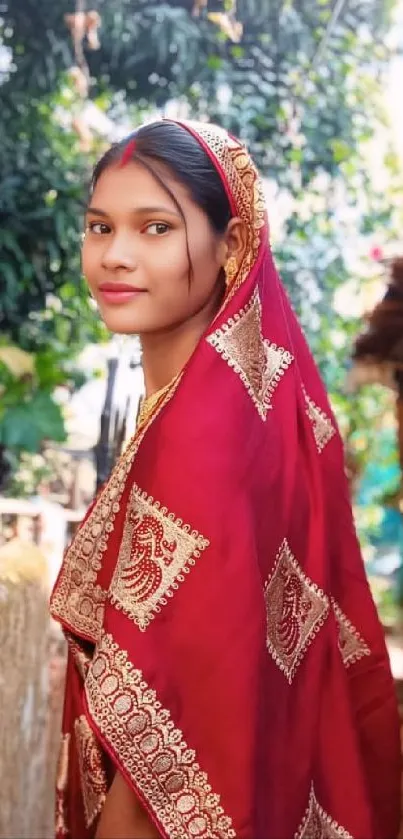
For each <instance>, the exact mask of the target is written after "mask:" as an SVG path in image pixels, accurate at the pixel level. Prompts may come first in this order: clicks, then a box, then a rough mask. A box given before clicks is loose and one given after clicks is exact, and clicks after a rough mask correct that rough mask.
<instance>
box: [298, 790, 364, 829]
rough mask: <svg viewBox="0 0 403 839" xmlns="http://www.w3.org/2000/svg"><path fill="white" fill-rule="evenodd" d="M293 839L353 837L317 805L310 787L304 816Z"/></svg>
mask: <svg viewBox="0 0 403 839" xmlns="http://www.w3.org/2000/svg"><path fill="white" fill-rule="evenodd" d="M294 839H353V837H352V836H351V834H350V833H348V832H347V830H344V828H343V827H340V825H339V824H337V822H335V821H334V820H333V819H332V818H331V817H330V816H329V815H328V813H326V812H325V810H324V809H323V808H322V807H321V806H320V805H319V804H318V802H317V800H316V797H315V791H314V788H313V786H312V787H311V792H310V795H309V804H308V807H307V810H306V813H305V816H304V818H303V821H302V824H301V827H300V828H299V830H298V831H297V833H296V834H295V837H294Z"/></svg>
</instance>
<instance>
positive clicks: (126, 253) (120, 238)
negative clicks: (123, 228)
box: [102, 233, 137, 271]
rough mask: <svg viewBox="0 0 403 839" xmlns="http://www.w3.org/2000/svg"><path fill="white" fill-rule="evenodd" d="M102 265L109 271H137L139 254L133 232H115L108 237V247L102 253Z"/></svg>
mask: <svg viewBox="0 0 403 839" xmlns="http://www.w3.org/2000/svg"><path fill="white" fill-rule="evenodd" d="M102 266H103V268H106V269H107V270H108V271H118V270H121V269H123V270H125V271H135V269H136V268H137V256H136V252H135V243H134V236H133V233H131V234H129V233H126V234H125V233H115V234H114V235H113V236H112V237H108V243H107V247H106V248H105V250H104V252H103V254H102Z"/></svg>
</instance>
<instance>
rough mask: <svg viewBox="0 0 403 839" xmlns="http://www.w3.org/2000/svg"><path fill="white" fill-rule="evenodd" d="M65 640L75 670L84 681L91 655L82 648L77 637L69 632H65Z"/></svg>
mask: <svg viewBox="0 0 403 839" xmlns="http://www.w3.org/2000/svg"><path fill="white" fill-rule="evenodd" d="M66 640H67V643H68V646H69V650H70V651H71V655H72V657H73V660H74V663H75V665H76V667H77V670H78V672H79V674H80V676H81V678H82V680H83V681H84V680H85V679H86V676H87V673H88V668H89V666H90V664H91V659H92V656H91V655H90V654H89V653H87V652H85V651H84V650H83V649H82V647H81V646H80V644H79V642H78V641H77V639H76V638H75V637H74V636H73V635H71V634H70V632H66Z"/></svg>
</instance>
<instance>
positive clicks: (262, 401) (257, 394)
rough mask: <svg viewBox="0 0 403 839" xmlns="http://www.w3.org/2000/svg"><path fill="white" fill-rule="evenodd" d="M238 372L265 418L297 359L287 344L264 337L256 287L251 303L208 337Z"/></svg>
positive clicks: (209, 341) (262, 416) (260, 413)
mask: <svg viewBox="0 0 403 839" xmlns="http://www.w3.org/2000/svg"><path fill="white" fill-rule="evenodd" d="M207 341H208V343H209V344H210V345H211V346H212V347H214V349H215V350H217V352H218V353H220V355H221V356H222V357H223V359H224V360H225V361H226V362H227V364H228V365H229V367H231V368H232V369H233V370H234V372H235V373H237V374H238V376H239V377H240V379H241V381H242V382H243V384H244V386H245V388H246V390H247V391H248V393H249V396H250V397H251V399H252V401H253V403H254V405H255V406H256V408H257V410H258V412H259V415H260V416H261V418H262V420H265V419H266V417H267V413H268V411H269V410H270V409H271V408H272V397H273V394H274V391H275V390H276V388H277V386H278V385H279V383H280V381H281V378H282V376H283V375H284V373H285V371H286V370H287V369H288V368H289V366H290V364H291V363H292V361H293V356H292V355H291V353H289V352H288V350H285V349H283V347H278V346H277V345H276V344H272V343H270V341H268V340H266V339H264V338H263V336H262V307H261V303H260V298H259V292H258V290H257V289H256V290H255V292H254V294H253V296H252V298H251V301H250V303H249V304H248V305H247V306H245V307H244V308H243V309H241V311H240V312H238V313H237V314H236V315H235V316H234V317H232V318H230V319H229V320H228V321H227V323H225V324H224V325H223V326H222V327H221V328H220V329H217V330H216V331H215V332H213V334H212V335H209V336H208V338H207Z"/></svg>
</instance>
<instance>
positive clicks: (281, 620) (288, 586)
mask: <svg viewBox="0 0 403 839" xmlns="http://www.w3.org/2000/svg"><path fill="white" fill-rule="evenodd" d="M265 601H266V615H267V639H266V644H267V649H268V651H269V653H270V654H271V655H272V656H273V659H274V661H275V662H276V664H278V666H279V668H280V670H282V672H283V673H284V675H285V677H286V679H287V680H288V682H289V683H290V684H291V683H292V680H293V678H294V676H295V673H296V671H297V668H298V666H299V664H300V663H301V661H302V659H303V657H304V655H305V653H306V651H307V649H308V647H309V645H310V644H311V643H312V641H313V640H314V638H315V635H316V634H317V633H318V632H319V629H320V628H321V626H322V625H323V623H324V621H325V620H326V617H327V615H328V612H329V601H328V598H327V597H326V595H325V593H324V592H323V591H322V590H321V589H320V588H319V587H318V586H317V585H315V583H313V582H312V580H310V579H309V578H308V577H307V576H306V575H305V574H304V572H303V570H302V568H301V566H300V565H299V564H298V562H297V560H296V559H295V557H294V556H293V554H292V552H291V550H290V547H289V545H288V542H287V540H286V539H284V541H283V543H282V545H281V547H280V550H279V551H278V554H277V558H276V562H275V565H274V569H273V571H272V573H271V575H270V577H269V579H268V581H267V583H266V586H265Z"/></svg>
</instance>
